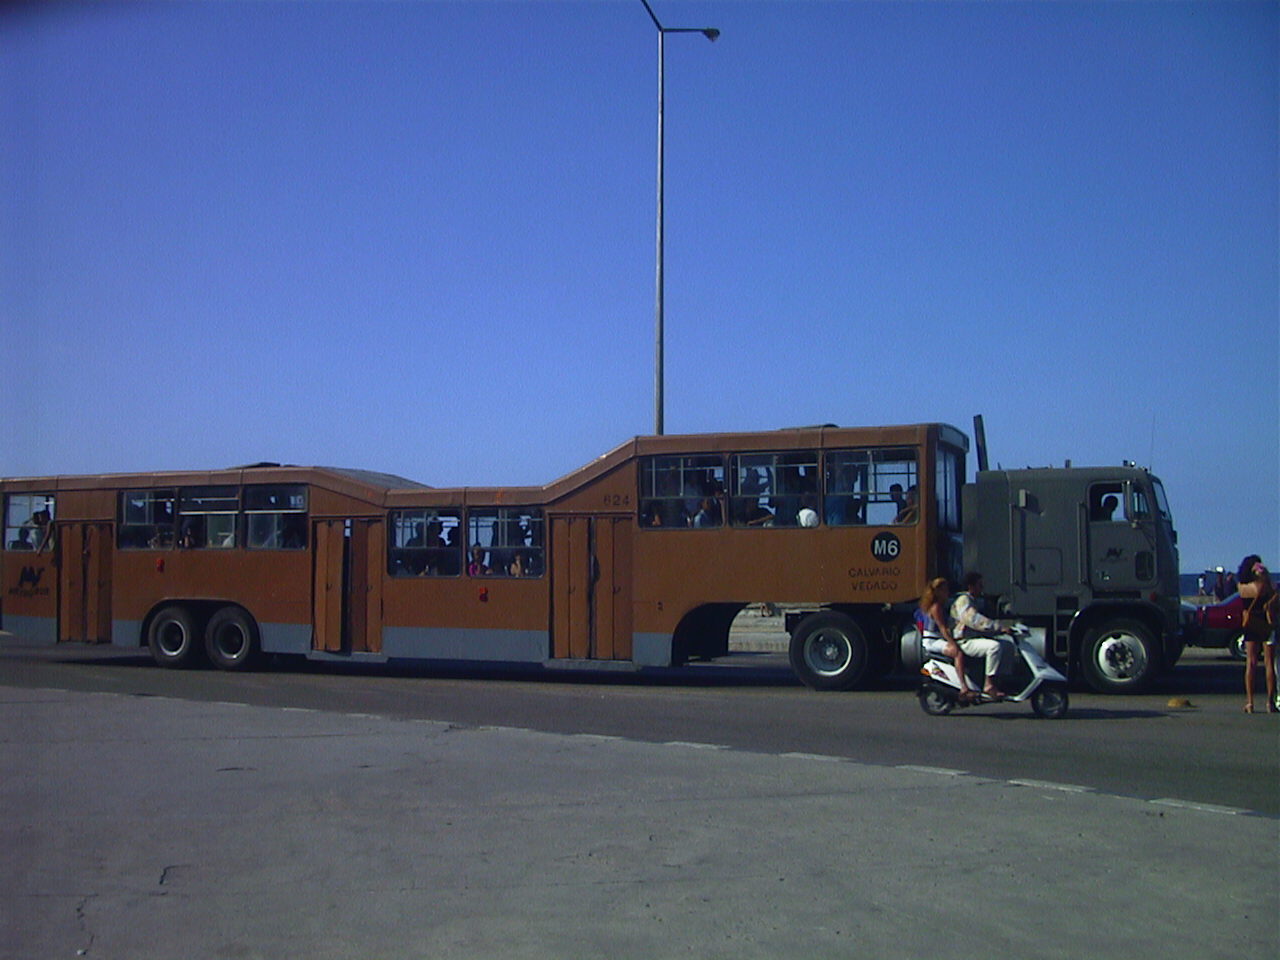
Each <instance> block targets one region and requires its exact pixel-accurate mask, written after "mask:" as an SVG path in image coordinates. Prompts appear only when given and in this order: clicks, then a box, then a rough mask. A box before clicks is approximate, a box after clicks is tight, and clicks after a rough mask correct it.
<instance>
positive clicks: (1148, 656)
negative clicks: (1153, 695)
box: [1080, 620, 1160, 693]
mask: <svg viewBox="0 0 1280 960" xmlns="http://www.w3.org/2000/svg"><path fill="white" fill-rule="evenodd" d="M1159 669H1160V655H1159V652H1158V650H1157V647H1156V641H1155V638H1154V637H1152V635H1151V631H1150V630H1148V629H1147V627H1146V626H1144V625H1143V624H1142V623H1140V622H1139V621H1137V620H1111V621H1109V622H1107V623H1103V624H1101V625H1099V626H1097V627H1093V628H1091V629H1090V630H1089V631H1088V632H1087V633H1086V634H1085V635H1084V643H1083V644H1081V646H1080V671H1081V673H1083V674H1084V682H1085V683H1086V684H1087V685H1088V687H1089V689H1091V690H1094V691H1097V692H1098V693H1139V692H1141V691H1142V690H1145V689H1146V688H1147V687H1148V686H1150V684H1151V681H1152V679H1153V678H1154V677H1155V675H1156V673H1157V672H1158V671H1159Z"/></svg>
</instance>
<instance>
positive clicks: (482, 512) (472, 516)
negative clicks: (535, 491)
mask: <svg viewBox="0 0 1280 960" xmlns="http://www.w3.org/2000/svg"><path fill="white" fill-rule="evenodd" d="M467 542H468V543H469V544H470V547H469V548H468V554H467V555H468V573H470V574H471V575H472V576H484V577H540V576H542V572H543V570H544V569H546V567H545V561H544V556H543V543H544V540H543V536H542V510H541V509H539V508H536V507H480V508H476V509H473V510H471V511H470V512H469V513H468V523H467Z"/></svg>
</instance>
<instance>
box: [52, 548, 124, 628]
mask: <svg viewBox="0 0 1280 960" xmlns="http://www.w3.org/2000/svg"><path fill="white" fill-rule="evenodd" d="M57 531H58V549H59V554H58V556H59V561H60V564H59V565H60V569H59V573H58V640H59V642H62V641H79V642H82V643H109V642H110V641H111V555H112V536H111V524H109V523H60V524H58V525H57Z"/></svg>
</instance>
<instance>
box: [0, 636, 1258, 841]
mask: <svg viewBox="0 0 1280 960" xmlns="http://www.w3.org/2000/svg"><path fill="white" fill-rule="evenodd" d="M1240 675H1241V667H1240V665H1239V664H1238V663H1236V662H1234V661H1231V660H1228V659H1226V658H1225V657H1223V656H1222V655H1221V654H1220V653H1219V652H1217V651H1207V650H1191V651H1188V653H1187V655H1186V656H1185V657H1184V660H1183V662H1182V663H1181V664H1180V665H1179V666H1178V668H1177V669H1176V670H1175V671H1174V672H1173V673H1172V674H1171V675H1169V676H1168V677H1166V678H1165V679H1164V680H1162V681H1161V682H1160V684H1158V685H1157V687H1156V688H1155V689H1154V690H1152V691H1151V692H1149V693H1147V694H1143V695H1141V696H1122V697H1115V696H1105V697H1104V696H1099V695H1093V694H1088V693H1085V692H1082V691H1074V692H1073V693H1072V706H1071V711H1070V713H1069V714H1068V716H1067V717H1066V718H1065V719H1063V720H1060V721H1046V720H1040V719H1038V718H1036V717H1035V716H1034V715H1033V714H1032V712H1031V710H1030V708H1029V707H1028V706H1027V705H1025V704H1021V705H1014V704H1008V705H997V706H989V707H983V708H977V709H972V710H969V711H964V712H958V713H956V714H953V715H951V716H949V717H944V718H934V717H928V716H926V715H925V714H924V713H923V712H922V711H921V710H920V709H919V707H918V705H917V704H916V702H915V698H914V696H913V695H912V685H911V683H910V682H909V681H906V680H898V681H895V680H892V679H890V680H888V681H885V682H884V683H882V684H881V685H880V686H879V687H877V688H875V689H871V690H862V691H857V692H853V693H815V692H812V691H809V690H807V689H805V688H803V687H801V686H799V685H798V684H797V683H796V682H795V680H794V679H793V678H792V676H791V675H790V671H789V669H788V668H787V664H786V658H785V656H782V655H780V654H771V653H758V654H745V653H743V654H735V655H732V656H730V657H728V658H726V659H725V660H722V661H717V662H716V663H712V664H696V665H692V666H689V667H685V668H683V669H681V670H658V671H649V672H644V673H641V674H619V673H564V672H559V671H555V672H550V671H538V670H522V671H511V670H492V669H476V668H465V669H462V668H437V669H425V668H419V667H416V666H415V667H413V668H407V667H396V666H363V665H362V666H358V667H357V666H351V667H348V666H345V665H336V666H335V665H331V664H323V665H321V664H312V663H287V662H286V663H277V664H273V665H269V666H267V667H265V668H264V669H262V670H259V671H256V672H251V673H245V674H226V673H220V672H217V671H214V670H191V671H169V670H162V669H159V668H157V667H155V666H154V665H153V664H152V662H151V660H150V658H149V657H147V656H146V655H145V654H142V653H133V652H128V651H119V650H116V649H112V648H108V647H86V646H79V645H75V646H60V647H56V648H49V647H36V646H31V645H26V644H23V643H22V642H21V641H18V640H16V639H14V638H12V637H0V686H13V687H25V688H53V689H60V690H72V691H83V692H109V693H117V694H128V695H133V696H140V697H147V696H163V697H169V698H176V699H180V700H189V701H197V702H231V703H243V704H252V705H257V706H269V707H294V708H308V709H315V710H322V711H327V712H334V713H353V714H367V715H373V716H378V717H386V718H395V719H419V720H433V721H439V722H443V723H448V724H454V725H457V726H459V727H464V728H467V727H505V728H517V729H523V730H533V731H541V732H548V733H568V734H581V733H587V734H597V735H602V736H609V737H620V738H623V739H627V740H635V741H641V742H651V743H667V742H672V741H677V742H686V743H697V744H709V745H716V746H721V747H728V748H732V749H741V750H750V751H754V752H764V753H775V754H788V753H802V754H813V755H821V756H829V757H838V758H844V759H849V760H855V761H858V762H861V763H870V764H880V765H886V766H903V765H917V766H923V767H937V768H942V769H948V770H959V771H965V772H968V773H972V774H976V775H980V776H985V777H997V778H1001V779H1005V780H1017V779H1025V780H1035V781H1047V782H1052V783H1057V784H1066V785H1076V786H1083V787H1088V788H1090V789H1091V790H1096V791H1101V792H1104V793H1109V794H1114V795H1118V796H1123V797H1134V798H1139V799H1144V800H1174V801H1182V802H1188V803H1193V804H1212V805H1219V806H1224V807H1232V808H1237V809H1240V810H1245V811H1249V812H1254V813H1260V814H1263V815H1266V816H1269V817H1280V776H1277V772H1278V770H1277V768H1278V767H1280V762H1278V760H1280V750H1278V749H1277V748H1278V747H1280V716H1268V715H1266V714H1265V713H1264V714H1260V715H1253V716H1246V715H1244V714H1243V713H1242V712H1241V709H1240V708H1241V704H1242V702H1243V694H1242V693H1240V692H1239V687H1240V682H1241V681H1240ZM1180 699H1185V700H1189V701H1190V706H1189V707H1179V706H1171V703H1172V702H1173V701H1175V700H1180ZM1263 703H1264V701H1263V700H1262V699H1261V698H1260V699H1259V705H1260V706H1262V705H1263Z"/></svg>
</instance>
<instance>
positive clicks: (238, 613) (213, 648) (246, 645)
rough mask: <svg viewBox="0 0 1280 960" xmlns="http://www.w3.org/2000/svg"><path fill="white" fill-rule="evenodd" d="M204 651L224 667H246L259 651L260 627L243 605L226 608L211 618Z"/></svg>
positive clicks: (205, 636)
mask: <svg viewBox="0 0 1280 960" xmlns="http://www.w3.org/2000/svg"><path fill="white" fill-rule="evenodd" d="M204 650H205V653H206V654H208V656H209V662H210V663H212V664H213V665H214V666H215V667H217V668H218V669H220V670H246V669H248V668H249V667H251V666H252V665H253V662H254V660H255V659H257V653H258V626H257V624H256V623H254V622H253V617H251V616H249V614H247V613H246V612H245V611H244V610H242V609H240V608H239V607H223V608H222V609H221V610H219V611H218V612H217V613H215V614H214V615H213V616H212V617H210V618H209V625H208V626H207V627H205V630H204Z"/></svg>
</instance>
